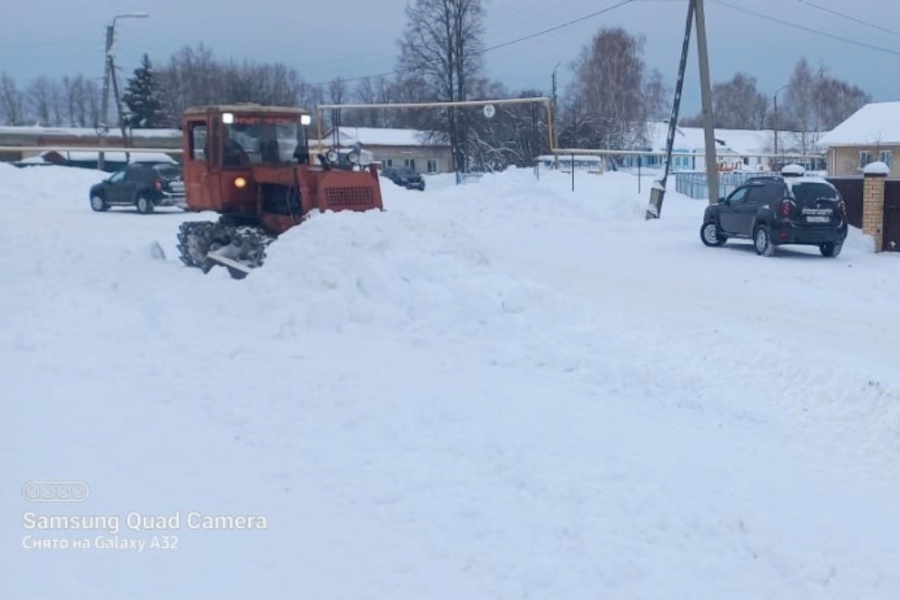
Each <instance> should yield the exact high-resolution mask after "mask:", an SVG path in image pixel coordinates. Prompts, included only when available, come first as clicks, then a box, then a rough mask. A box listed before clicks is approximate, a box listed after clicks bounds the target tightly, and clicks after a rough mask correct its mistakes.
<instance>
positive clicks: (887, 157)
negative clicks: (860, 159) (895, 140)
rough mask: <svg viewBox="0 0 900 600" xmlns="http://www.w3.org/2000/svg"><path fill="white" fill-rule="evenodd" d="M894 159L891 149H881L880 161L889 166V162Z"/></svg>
mask: <svg viewBox="0 0 900 600" xmlns="http://www.w3.org/2000/svg"><path fill="white" fill-rule="evenodd" d="M893 160H894V151H893V150H882V151H881V162H883V163H884V164H886V165H887V166H889V167H890V166H891V163H892V162H893Z"/></svg>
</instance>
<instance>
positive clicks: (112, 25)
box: [97, 12, 150, 171]
mask: <svg viewBox="0 0 900 600" xmlns="http://www.w3.org/2000/svg"><path fill="white" fill-rule="evenodd" d="M149 16H150V15H149V14H147V13H145V12H135V13H124V14H121V15H116V16H114V17H113V18H112V20H111V21H110V22H109V25H107V26H106V51H105V56H104V70H105V73H106V74H105V76H104V78H103V98H102V105H101V107H100V123H99V124H98V127H97V129H98V133H99V134H100V145H101V146H105V145H106V135H107V133H108V132H109V125H108V123H107V117H108V113H109V82H110V80H112V83H113V86H114V87H115V91H116V105H117V106H118V108H119V110H118V114H119V125H120V126H121V128H122V138H123V140H122V143H123V144H124V143H125V139H126V134H125V123H124V122H123V121H122V105H121V103H120V101H119V87H118V85H117V84H116V80H115V77H116V70H115V63H114V60H113V58H114V56H113V42H114V41H115V37H116V21H117V20H119V19H146V18H147V17H149ZM105 167H106V160H105V154H104V152H103V151H102V150H101V151H100V156H99V159H98V161H97V168H99V169H100V170H101V171H102V170H104V169H105Z"/></svg>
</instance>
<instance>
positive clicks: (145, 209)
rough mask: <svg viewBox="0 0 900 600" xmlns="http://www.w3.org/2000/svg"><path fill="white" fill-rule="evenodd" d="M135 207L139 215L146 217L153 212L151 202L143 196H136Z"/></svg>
mask: <svg viewBox="0 0 900 600" xmlns="http://www.w3.org/2000/svg"><path fill="white" fill-rule="evenodd" d="M135 205H136V206H137V209H138V212H139V213H142V214H145V215H147V214H150V213H152V212H153V201H152V200H150V198H148V197H147V196H145V195H144V194H139V195H138V197H137V200H135Z"/></svg>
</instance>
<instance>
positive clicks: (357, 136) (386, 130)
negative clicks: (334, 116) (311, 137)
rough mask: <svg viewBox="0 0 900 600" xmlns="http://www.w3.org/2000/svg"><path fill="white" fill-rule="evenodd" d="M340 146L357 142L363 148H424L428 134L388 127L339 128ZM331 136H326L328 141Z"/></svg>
mask: <svg viewBox="0 0 900 600" xmlns="http://www.w3.org/2000/svg"><path fill="white" fill-rule="evenodd" d="M339 133H340V141H341V144H342V145H348V146H352V145H353V144H355V143H356V142H359V143H360V144H362V145H363V146H424V145H426V144H427V143H428V132H427V131H419V130H418V129H397V128H390V127H341V128H340V129H339ZM330 139H331V136H326V141H330Z"/></svg>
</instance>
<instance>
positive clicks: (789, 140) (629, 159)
mask: <svg viewBox="0 0 900 600" xmlns="http://www.w3.org/2000/svg"><path fill="white" fill-rule="evenodd" d="M668 134H669V124H668V123H666V122H653V123H648V124H647V142H648V143H647V145H646V147H645V148H644V150H646V154H636V155H624V156H623V158H622V164H623V166H625V167H630V168H636V167H637V166H638V160H640V164H641V166H643V167H649V168H661V167H662V166H663V163H664V158H665V152H666V141H667V138H668ZM775 135H776V133H775V131H774V130H772V129H761V130H752V129H716V130H715V140H716V154H717V159H718V160H717V164H718V165H719V167H720V168H721V169H724V170H744V171H765V170H769V169H771V168H773V167H775V168H776V170H777V168H778V167H779V165H780V163H782V162H792V163H801V164H803V165H804V166H805V167H806V168H808V169H811V170H818V169H820V168H821V169H824V167H825V165H824V159H823V158H819V156H820V155H824V147H823V146H822V144H821V142H820V141H817V139H818V138H820V137H821V135H822V134H820V133H809V134H801V133H796V132H792V131H778V133H777V135H778V152H777V153H776V151H775ZM804 137H805V138H806V139H805V142H806V143H805V144H804ZM804 146H805V148H806V152H805V153H804V152H803V150H804ZM801 154H805V155H806V158H805V159H804V158H803V157H801V156H800V155H801ZM782 157H783V158H782ZM704 169H706V136H705V132H704V129H703V128H702V127H678V128H677V129H676V130H675V140H674V143H673V145H672V164H671V170H672V171H702V170H704Z"/></svg>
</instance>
